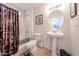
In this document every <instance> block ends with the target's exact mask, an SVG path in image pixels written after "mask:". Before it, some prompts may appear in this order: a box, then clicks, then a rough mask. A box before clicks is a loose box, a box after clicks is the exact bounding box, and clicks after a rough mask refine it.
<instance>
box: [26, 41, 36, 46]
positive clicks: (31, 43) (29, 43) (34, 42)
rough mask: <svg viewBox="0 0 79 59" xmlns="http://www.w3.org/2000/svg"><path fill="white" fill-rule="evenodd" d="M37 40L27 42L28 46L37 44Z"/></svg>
mask: <svg viewBox="0 0 79 59" xmlns="http://www.w3.org/2000/svg"><path fill="white" fill-rule="evenodd" d="M36 42H37V41H36V40H31V41H29V42H27V43H26V46H32V45H34V44H36Z"/></svg>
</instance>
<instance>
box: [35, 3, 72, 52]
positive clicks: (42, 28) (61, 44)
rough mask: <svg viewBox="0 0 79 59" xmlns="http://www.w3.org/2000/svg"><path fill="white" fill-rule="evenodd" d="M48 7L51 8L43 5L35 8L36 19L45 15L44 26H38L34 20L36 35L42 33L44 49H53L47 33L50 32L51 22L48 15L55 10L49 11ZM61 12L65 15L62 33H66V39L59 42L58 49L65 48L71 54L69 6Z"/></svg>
mask: <svg viewBox="0 0 79 59" xmlns="http://www.w3.org/2000/svg"><path fill="white" fill-rule="evenodd" d="M48 6H49V4H41V5H40V6H38V7H36V8H34V17H35V16H36V15H39V14H42V15H43V24H42V25H36V24H35V19H34V33H36V32H39V33H42V38H43V45H44V47H46V48H49V49H51V48H52V45H51V44H52V42H51V40H50V39H49V38H46V37H47V36H46V32H47V31H49V30H50V25H49V22H50V21H51V20H50V19H49V18H48V15H49V14H48V13H50V12H52V11H53V10H52V11H48ZM56 9H57V10H58V9H62V8H60V7H58V8H56ZM54 10H55V9H54ZM61 12H62V13H63V16H64V19H65V22H64V26H63V28H62V29H61V31H62V32H64V37H63V38H62V39H59V40H58V47H59V49H61V48H63V49H65V50H66V51H68V52H69V53H71V40H70V21H69V17H70V15H69V5H68V4H66V6H65V9H63V10H61Z"/></svg>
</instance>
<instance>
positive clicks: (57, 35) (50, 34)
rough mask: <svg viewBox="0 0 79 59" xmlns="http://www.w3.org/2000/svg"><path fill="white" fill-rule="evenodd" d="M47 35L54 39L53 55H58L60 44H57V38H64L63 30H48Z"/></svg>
mask: <svg viewBox="0 0 79 59" xmlns="http://www.w3.org/2000/svg"><path fill="white" fill-rule="evenodd" d="M47 35H48V37H49V38H51V39H52V55H53V56H57V52H58V51H57V48H58V45H57V40H58V38H60V39H61V38H62V37H63V35H64V33H62V32H52V31H51V32H47Z"/></svg>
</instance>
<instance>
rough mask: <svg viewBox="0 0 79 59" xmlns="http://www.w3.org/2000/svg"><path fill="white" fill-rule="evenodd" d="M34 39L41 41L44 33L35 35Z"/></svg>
mask: <svg viewBox="0 0 79 59" xmlns="http://www.w3.org/2000/svg"><path fill="white" fill-rule="evenodd" d="M34 39H35V40H41V39H42V33H34Z"/></svg>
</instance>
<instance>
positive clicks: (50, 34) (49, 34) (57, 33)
mask: <svg viewBox="0 0 79 59" xmlns="http://www.w3.org/2000/svg"><path fill="white" fill-rule="evenodd" d="M47 35H48V36H50V37H62V36H63V35H64V33H62V32H55V33H54V32H47Z"/></svg>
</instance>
